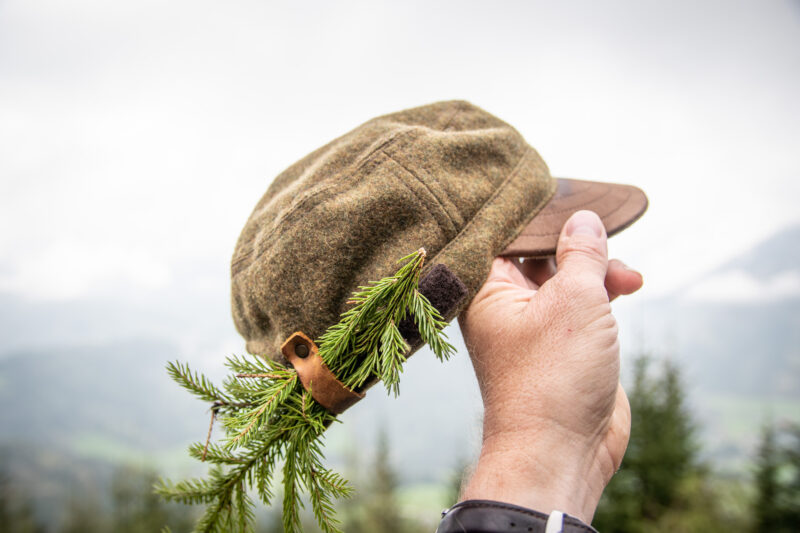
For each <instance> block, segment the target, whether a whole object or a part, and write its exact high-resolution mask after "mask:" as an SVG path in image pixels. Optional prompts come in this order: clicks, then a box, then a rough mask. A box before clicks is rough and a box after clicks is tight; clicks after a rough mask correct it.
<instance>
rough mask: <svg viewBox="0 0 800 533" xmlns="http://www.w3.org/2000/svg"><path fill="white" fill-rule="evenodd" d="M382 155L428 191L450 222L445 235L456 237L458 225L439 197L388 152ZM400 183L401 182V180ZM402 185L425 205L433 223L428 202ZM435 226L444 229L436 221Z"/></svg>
mask: <svg viewBox="0 0 800 533" xmlns="http://www.w3.org/2000/svg"><path fill="white" fill-rule="evenodd" d="M384 154H385V155H386V157H388V158H389V159H391V160H392V161H394V162H395V163H396V164H397V166H399V167H400V168H401V169H403V170H405V171H406V172H407V173H408V174H410V175H411V177H412V178H414V179H415V180H416V181H418V182H419V183H421V184H422V185H423V186H424V187H425V189H426V190H427V191H428V193H429V194H430V196H432V197H433V199H434V201H435V202H436V204H437V205H438V206H439V208H440V209H441V211H442V213H444V216H445V218H446V219H447V220H448V222H450V228H448V231H447V233H449V234H450V235H452V236H453V237H455V236H456V235H458V225H457V224H456V223H455V221H454V220H453V217H452V216H450V213H448V211H447V209H445V207H444V204H443V203H442V201H441V200H440V199H439V197H438V196H436V194H434V192H433V191H432V190H431V188H430V187H428V185H427V184H426V183H425V182H424V181H423V180H422V179H420V177H419V176H417V175H416V174H415V173H414V171H412V170H411V169H409V168H408V167H406V166H405V165H403V164H402V163H401V162H400V161H398V160H397V159H395V158H394V157H393V156H392V154H390V153H388V152H384ZM401 181H403V180H402V179H401ZM403 185H405V186H406V188H408V190H410V191H411V192H413V193H414V196H416V197H417V199H418V200H419V201H420V202H422V203H423V205H425V209H426V210H427V211H428V214H429V215H430V216H431V218H433V220H434V221H436V217H435V216H434V215H433V213H431V210H430V208H429V207H428V205H427V204H428V202H426V201H425V200H423V199H422V198H421V197H420V196H419V195H418V194H417V192H416V191H414V190H413V189H412V188H411V187H410V186H409V185H408V183H406V182H405V181H403ZM436 225H437V226H439V229H444V228H442V227H441V224H439V222H438V221H436ZM447 238H448V240H450V236H447Z"/></svg>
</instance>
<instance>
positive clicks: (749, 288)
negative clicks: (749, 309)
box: [684, 270, 800, 303]
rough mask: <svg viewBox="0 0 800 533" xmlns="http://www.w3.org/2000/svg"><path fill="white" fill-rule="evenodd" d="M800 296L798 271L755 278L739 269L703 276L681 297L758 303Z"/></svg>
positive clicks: (723, 301)
mask: <svg viewBox="0 0 800 533" xmlns="http://www.w3.org/2000/svg"><path fill="white" fill-rule="evenodd" d="M797 297H800V272H798V271H797V270H791V271H785V272H781V273H779V274H776V275H774V276H772V277H769V278H766V279H757V278H755V277H753V276H752V275H751V274H749V273H747V272H744V271H742V270H731V271H728V272H722V273H720V274H715V275H713V276H709V277H706V278H704V279H702V280H701V281H699V282H697V283H695V284H693V285H692V286H691V287H689V289H688V290H687V291H686V293H685V295H684V298H685V299H687V300H690V301H702V302H720V303H725V302H729V303H758V302H771V301H777V300H782V299H787V298H797Z"/></svg>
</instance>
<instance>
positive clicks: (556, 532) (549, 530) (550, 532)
mask: <svg viewBox="0 0 800 533" xmlns="http://www.w3.org/2000/svg"><path fill="white" fill-rule="evenodd" d="M563 530H564V513H562V512H561V511H553V512H552V513H550V516H548V517H547V525H546V526H545V528H544V533H561V532H562V531H563Z"/></svg>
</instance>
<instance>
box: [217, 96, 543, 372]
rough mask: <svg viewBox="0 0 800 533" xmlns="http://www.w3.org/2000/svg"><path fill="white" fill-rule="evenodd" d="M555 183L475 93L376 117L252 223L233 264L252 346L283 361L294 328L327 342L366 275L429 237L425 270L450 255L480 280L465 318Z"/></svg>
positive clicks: (312, 164)
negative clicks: (470, 98) (473, 100)
mask: <svg viewBox="0 0 800 533" xmlns="http://www.w3.org/2000/svg"><path fill="white" fill-rule="evenodd" d="M555 187H556V181H555V180H554V179H552V178H551V177H550V173H549V171H548V169H547V166H546V165H545V163H544V161H543V160H542V159H541V157H539V154H538V153H536V151H535V150H534V149H533V148H531V147H530V146H528V144H527V143H526V142H525V140H524V139H523V138H522V136H521V135H520V134H519V133H518V132H517V131H516V130H514V129H513V128H512V127H511V126H509V125H508V124H506V123H505V122H503V121H501V120H499V119H497V118H496V117H494V116H492V115H490V114H489V113H487V112H485V111H483V110H482V109H480V108H478V107H475V106H473V105H471V104H469V103H468V102H462V101H454V102H440V103H436V104H431V105H427V106H423V107H418V108H414V109H409V110H406V111H401V112H398V113H393V114H390V115H385V116H382V117H378V118H375V119H373V120H370V121H369V122H366V123H365V124H363V125H361V126H359V127H358V128H356V129H354V130H353V131H351V132H350V133H347V134H346V135H344V136H342V137H340V138H338V139H336V140H334V141H333V142H331V143H330V144H328V145H326V146H324V147H322V148H320V149H318V150H316V151H315V152H313V153H311V154H310V155H308V156H306V157H305V158H304V159H302V160H300V161H298V162H297V163H295V164H294V165H292V166H291V167H289V168H288V169H286V170H285V171H284V172H283V173H281V174H280V175H279V176H278V177H277V178H275V180H274V181H273V182H272V183H271V184H270V186H269V188H268V189H267V192H266V193H265V194H264V196H263V197H262V198H261V200H260V201H259V202H258V204H257V205H256V207H255V209H254V210H253V213H252V214H251V216H250V218H249V220H248V221H247V223H246V225H245V227H244V229H243V231H242V234H241V236H240V237H239V241H238V243H237V245H236V250H235V252H234V256H233V261H232V264H231V277H232V307H233V318H234V322H235V324H236V327H237V329H238V330H239V332H240V333H241V334H242V336H244V338H245V340H246V341H247V350H248V351H249V352H250V353H253V354H258V355H262V356H265V357H269V358H272V359H275V360H281V359H282V355H281V353H280V346H281V343H283V341H284V340H285V339H286V338H287V337H288V336H289V335H291V334H292V333H293V332H295V331H302V332H304V333H305V334H306V335H308V336H309V337H310V338H312V339H318V338H319V337H320V336H321V335H322V333H324V332H325V330H326V329H327V328H328V327H329V326H331V325H333V324H335V323H336V322H338V321H339V315H340V314H341V313H343V312H344V311H346V310H347V309H348V308H349V307H350V305H348V304H347V303H346V302H347V300H348V297H349V296H350V294H351V293H352V292H353V291H354V290H356V289H357V288H358V286H359V285H365V284H367V283H368V282H369V281H377V280H379V279H381V278H383V277H386V276H390V275H392V274H394V273H395V272H396V271H397V269H398V267H399V265H398V264H397V263H396V261H397V260H398V259H400V258H401V257H404V256H406V255H408V254H409V253H411V252H413V251H415V250H417V249H419V248H422V247H424V248H425V250H426V251H427V254H428V255H427V260H426V269H425V270H423V273H422V275H423V276H425V274H426V272H427V271H428V269H430V268H431V267H432V266H433V265H435V264H437V263H442V264H444V265H446V266H447V267H448V268H449V269H450V270H451V271H452V272H453V273H454V274H455V275H456V276H458V278H459V279H460V280H461V281H462V282H463V283H464V285H466V287H467V289H468V290H469V294H468V296H467V298H465V299H463V300H462V301H461V304H460V305H459V306H458V307H457V308H456V309H454V310H452V311H451V312H450V313H448V316H445V317H444V318H445V319H446V320H448V321H450V320H452V319H453V318H454V317H455V316H456V315H457V314H458V312H460V311H461V310H462V309H463V308H464V307H465V306H466V305H467V304H468V303H469V301H470V300H471V299H472V297H473V296H474V295H475V293H476V292H477V291H478V290H479V289H480V287H481V285H482V284H483V282H484V281H485V280H486V277H487V276H488V274H489V269H490V267H491V263H492V260H493V259H494V257H495V256H496V255H498V254H499V253H500V252H501V251H502V250H503V249H504V248H505V247H506V246H507V245H508V244H509V243H510V242H511V241H512V240H513V239H514V237H516V236H517V234H519V233H520V232H521V231H522V229H523V228H524V227H525V225H526V224H527V222H528V221H530V220H531V219H532V218H533V217H534V216H535V215H536V213H537V212H538V211H539V210H540V209H541V208H542V206H544V205H545V204H546V203H547V201H548V200H549V199H550V197H551V196H552V195H553V193H554V192H555ZM417 348H419V344H418V343H417V345H414V346H412V350H416V349H417Z"/></svg>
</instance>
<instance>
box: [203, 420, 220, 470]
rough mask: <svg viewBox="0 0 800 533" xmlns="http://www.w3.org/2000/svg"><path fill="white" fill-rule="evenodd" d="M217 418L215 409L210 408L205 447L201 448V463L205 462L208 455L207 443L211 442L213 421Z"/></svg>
mask: <svg viewBox="0 0 800 533" xmlns="http://www.w3.org/2000/svg"><path fill="white" fill-rule="evenodd" d="M216 418H217V409H216V408H214V407H212V408H211V422H209V423H208V436H206V445H205V446H204V447H203V461H205V460H206V454H207V453H208V443H210V442H211V429H212V428H213V427H214V420H215V419H216Z"/></svg>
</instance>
